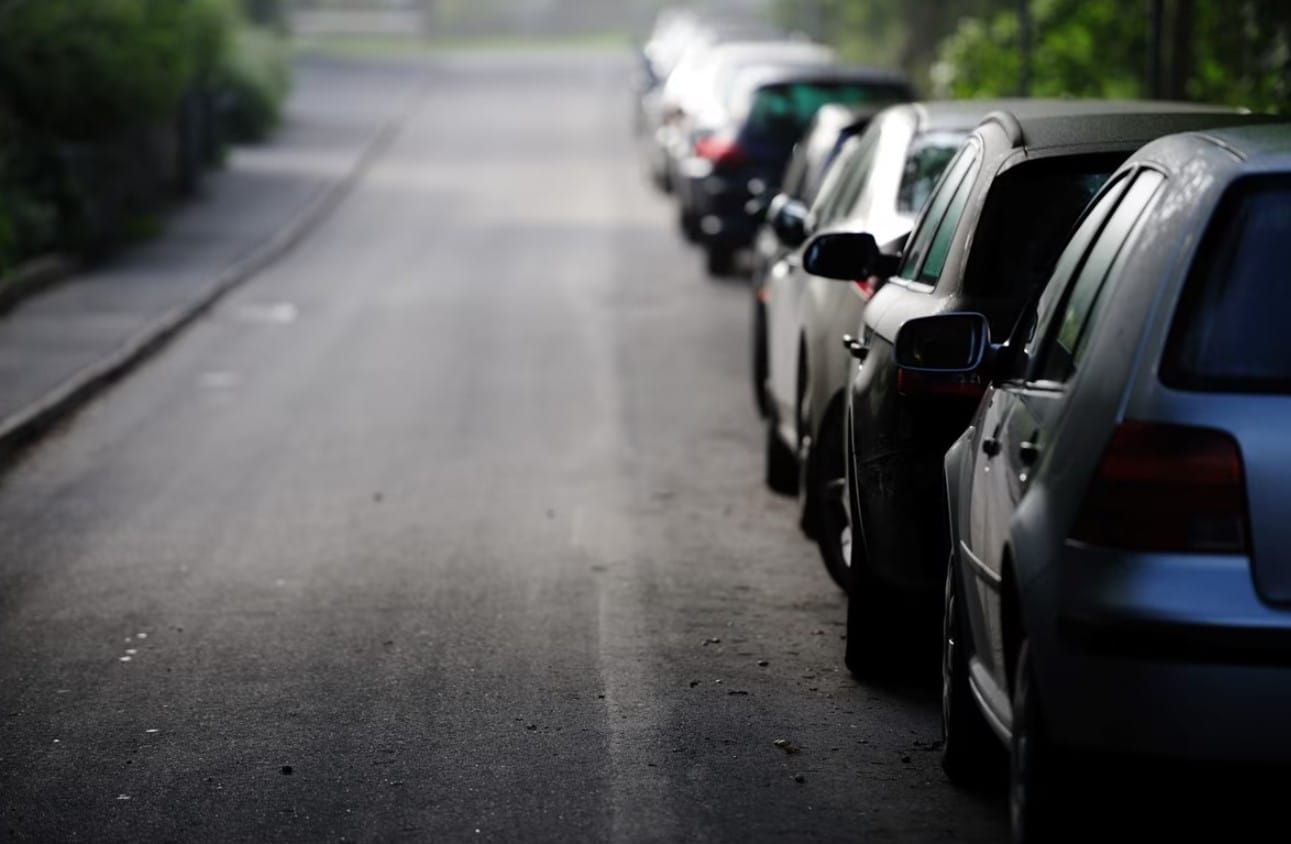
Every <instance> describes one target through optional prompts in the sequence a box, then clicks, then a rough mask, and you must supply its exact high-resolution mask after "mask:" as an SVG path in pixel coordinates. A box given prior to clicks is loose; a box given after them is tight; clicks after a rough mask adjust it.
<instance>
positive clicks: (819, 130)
mask: <svg viewBox="0 0 1291 844" xmlns="http://www.w3.org/2000/svg"><path fill="white" fill-rule="evenodd" d="M879 110H881V109H879V108H878V107H875V106H861V107H859V108H858V107H853V106H843V105H837V104H833V103H829V104H826V105H824V106H822V107H821V109H820V111H818V112H816V116H815V117H814V118H812V121H811V124H810V125H809V126H808V127H807V130H806V132H805V133H804V134H803V137H802V140H800V141H799V142H798V144H797V145H796V146H794V148H793V154H792V156H790V158H789V166H788V167H786V168H785V172H784V176H783V177H781V182H780V192H779V193H776V194H774V195H773V188H772V186H771V185H759V184H753V185H750V187H749V189H750V192H755V193H757V196H756V197H755V198H754V199H753V200H750V202H752V203H753V205H752V206H751V207H750V208H749V212H750V213H752V214H755V215H756V216H758V217H759V218H761V223H760V224H759V226H758V231H757V234H756V235H754V238H753V251H752V255H751V259H750V263H751V267H750V280H751V284H750V288H751V292H752V294H753V295H752V301H753V309H752V322H751V333H750V338H751V341H752V345H751V350H752V373H753V398H754V402H755V404H756V406H757V409H758V413H759V414H760V415H761V416H763V417H764V418H765V417H766V414H767V403H766V378H767V336H766V308H765V306H764V304H763V301H762V296H763V289H764V282H765V279H766V275H767V273H768V272H770V270H771V268H772V267H774V266H775V265H776V263H777V262H778V261H780V260H781V259H782V258H784V257H785V256H786V255H788V254H789V253H791V252H792V251H794V249H796V248H797V247H798V246H800V245H801V243H800V242H797V243H794V245H793V246H792V247H791V246H788V245H786V239H788V241H789V242H793V239H792V236H789V238H786V236H785V234H784V233H783V232H779V231H777V226H776V225H773V221H775V223H777V224H778V225H785V224H788V225H789V226H791V227H800V225H799V224H800V223H801V222H802V220H801V219H798V220H792V219H791V218H790V216H789V215H790V214H797V215H798V216H799V217H800V218H802V219H805V217H806V209H808V208H810V207H811V206H812V204H814V203H815V201H816V196H817V195H818V194H819V193H820V189H821V186H822V185H823V184H824V182H825V176H826V175H827V174H828V173H829V170H830V168H831V167H832V166H833V163H834V161H835V160H836V159H837V158H838V156H839V154H840V153H841V152H842V150H843V147H844V145H845V144H846V143H847V141H848V140H850V139H851V138H854V137H856V136H857V135H859V134H860V133H861V132H864V131H865V127H866V126H868V125H869V123H870V120H871V119H872V118H873V117H874V115H875V114H877V113H878V111H879ZM790 203H793V205H792V207H790Z"/></svg>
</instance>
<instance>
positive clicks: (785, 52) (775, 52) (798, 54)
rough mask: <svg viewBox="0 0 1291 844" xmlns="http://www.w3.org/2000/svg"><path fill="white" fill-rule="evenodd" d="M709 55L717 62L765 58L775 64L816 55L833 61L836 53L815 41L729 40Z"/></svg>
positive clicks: (713, 49)
mask: <svg viewBox="0 0 1291 844" xmlns="http://www.w3.org/2000/svg"><path fill="white" fill-rule="evenodd" d="M709 55H710V60H711V61H715V62H723V61H737V62H738V61H749V60H755V61H757V60H762V59H765V60H766V62H767V63H768V64H774V63H775V62H778V61H785V60H790V61H799V60H802V59H804V58H806V59H810V58H815V57H819V60H820V61H832V60H833V58H834V55H835V54H834V51H833V49H831V48H830V47H826V46H825V45H824V44H817V43H816V42H814V41H727V42H725V43H722V44H717V45H716V46H713V47H711V48H709Z"/></svg>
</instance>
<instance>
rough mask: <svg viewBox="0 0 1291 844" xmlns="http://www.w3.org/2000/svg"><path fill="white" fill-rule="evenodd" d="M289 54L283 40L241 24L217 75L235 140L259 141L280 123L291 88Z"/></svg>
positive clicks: (228, 128) (228, 126)
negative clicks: (283, 107)
mask: <svg viewBox="0 0 1291 844" xmlns="http://www.w3.org/2000/svg"><path fill="white" fill-rule="evenodd" d="M288 57H289V53H288V50H287V48H286V46H285V44H284V43H283V41H282V39H281V38H280V37H279V36H277V35H275V34H274V33H272V32H270V31H268V30H265V29H261V28H258V27H249V26H244V27H240V28H239V29H238V31H237V32H236V33H235V35H234V37H233V42H232V45H231V49H230V50H229V51H228V53H227V55H226V56H225V59H224V61H223V62H222V63H221V65H220V68H219V71H218V73H217V76H216V87H217V89H218V90H219V91H220V96H221V109H222V111H223V115H224V128H225V130H226V132H227V133H228V137H229V139H230V140H232V141H258V140H261V139H263V138H264V137H265V135H267V134H268V133H269V132H270V130H272V129H273V128H274V127H275V126H276V125H277V124H278V120H279V118H280V116H281V114H282V106H283V103H284V101H285V100H286V99H287V93H288V91H289V90H290V88H291V74H290V71H289V64H288Z"/></svg>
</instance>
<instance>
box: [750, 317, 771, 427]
mask: <svg viewBox="0 0 1291 844" xmlns="http://www.w3.org/2000/svg"><path fill="white" fill-rule="evenodd" d="M767 366H768V365H767V310H766V306H765V305H763V304H762V302H761V301H759V300H758V297H757V293H756V292H754V294H753V402H754V404H755V405H757V409H758V415H759V416H761V417H762V418H763V419H765V418H767V406H768V402H767V386H766V385H767V375H768V372H767Z"/></svg>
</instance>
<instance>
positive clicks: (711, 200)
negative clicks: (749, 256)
mask: <svg viewBox="0 0 1291 844" xmlns="http://www.w3.org/2000/svg"><path fill="white" fill-rule="evenodd" d="M701 164H702V165H707V162H702V161H700V162H698V163H696V164H693V165H691V166H687V165H683V166H682V167H681V168H680V171H681V172H680V176H679V179H678V182H679V189H678V194H679V199H680V201H681V202H682V204H683V205H684V206H685V208H686V209H687V211H688V212H689V213H691V214H693V215H694V216H695V218H696V219H697V220H698V221H699V231H700V236H701V239H702V240H703V241H704V242H705V243H710V244H720V245H724V246H730V247H732V248H736V247H745V246H751V245H752V244H753V240H754V238H755V237H756V236H757V232H758V226H759V225H760V224H761V222H762V221H761V219H760V218H759V217H758V216H756V215H754V214H751V213H750V212H749V203H750V201H751V200H753V199H755V196H754V194H753V192H752V190H750V188H749V181H750V179H749V177H748V176H747V175H736V176H725V175H721V174H717V173H713V172H711V168H707V167H700V166H699V165H701Z"/></svg>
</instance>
